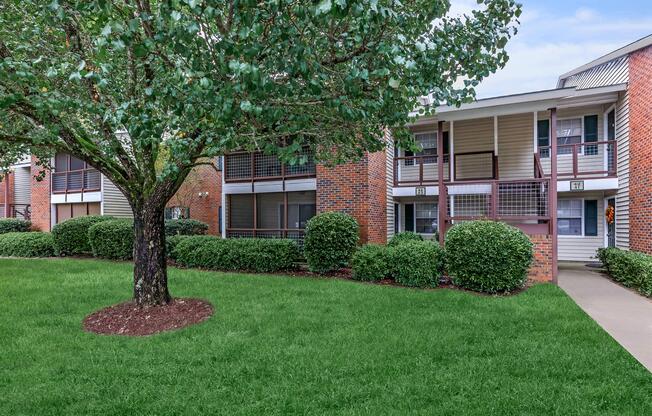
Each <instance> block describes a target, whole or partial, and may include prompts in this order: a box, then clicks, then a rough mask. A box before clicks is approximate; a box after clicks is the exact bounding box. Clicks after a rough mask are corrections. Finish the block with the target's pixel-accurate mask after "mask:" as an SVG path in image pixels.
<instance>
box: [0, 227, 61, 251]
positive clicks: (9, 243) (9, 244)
mask: <svg viewBox="0 0 652 416" xmlns="http://www.w3.org/2000/svg"><path fill="white" fill-rule="evenodd" d="M0 256H5V257H52V256H54V240H53V239H52V234H50V233H42V232H37V231H34V232H27V233H26V232H13V233H5V234H1V235H0Z"/></svg>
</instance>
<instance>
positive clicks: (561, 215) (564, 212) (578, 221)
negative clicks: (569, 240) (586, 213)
mask: <svg viewBox="0 0 652 416" xmlns="http://www.w3.org/2000/svg"><path fill="white" fill-rule="evenodd" d="M557 231H558V232H559V235H576V236H581V235H582V200H581V199H560V200H559V201H558V205H557Z"/></svg>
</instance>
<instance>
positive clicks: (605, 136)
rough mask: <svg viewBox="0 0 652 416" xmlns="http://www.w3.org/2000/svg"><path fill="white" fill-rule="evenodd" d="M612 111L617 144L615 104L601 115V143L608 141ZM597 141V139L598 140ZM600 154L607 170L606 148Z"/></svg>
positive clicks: (616, 112)
mask: <svg viewBox="0 0 652 416" xmlns="http://www.w3.org/2000/svg"><path fill="white" fill-rule="evenodd" d="M612 111H613V112H614V140H615V141H616V142H618V134H617V132H618V110H617V109H616V104H615V103H614V104H612V105H611V106H609V108H607V109H606V110H605V112H604V113H603V114H602V127H603V128H602V140H603V141H608V140H609V117H608V116H609V113H610V112H612ZM598 140H599V138H598ZM616 148H617V147H616ZM602 153H603V159H604V161H603V164H604V168H603V169H604V170H607V168H608V166H609V159H608V157H607V156H608V155H607V153H608V152H607V151H606V148H605V151H604V152H602ZM605 235H606V231H605ZM605 238H606V237H605ZM605 247H606V246H605Z"/></svg>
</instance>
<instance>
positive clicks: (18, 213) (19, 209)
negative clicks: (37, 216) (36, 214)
mask: <svg viewBox="0 0 652 416" xmlns="http://www.w3.org/2000/svg"><path fill="white" fill-rule="evenodd" d="M7 214H8V215H7ZM0 218H19V219H21V220H30V219H31V218H32V206H31V205H30V204H15V205H9V209H8V211H7V213H5V205H4V204H3V205H0Z"/></svg>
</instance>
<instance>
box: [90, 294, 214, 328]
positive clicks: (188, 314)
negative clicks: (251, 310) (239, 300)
mask: <svg viewBox="0 0 652 416" xmlns="http://www.w3.org/2000/svg"><path fill="white" fill-rule="evenodd" d="M212 315H213V305H211V304H210V303H208V302H206V301H205V300H201V299H190V298H178V299H173V300H172V301H171V302H170V303H169V304H167V305H163V306H150V307H146V308H142V307H140V306H138V305H136V303H135V302H133V301H129V302H124V303H120V304H117V305H113V306H109V307H108V308H104V309H100V310H99V311H97V312H93V313H92V314H90V315H88V316H87V317H86V318H84V321H83V326H84V330H85V331H88V332H94V333H96V334H104V335H132V336H143V335H152V334H157V333H159V332H163V331H171V330H175V329H180V328H185V327H187V326H190V325H193V324H197V323H200V322H203V321H205V320H207V319H208V318H210V317H211V316H212Z"/></svg>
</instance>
